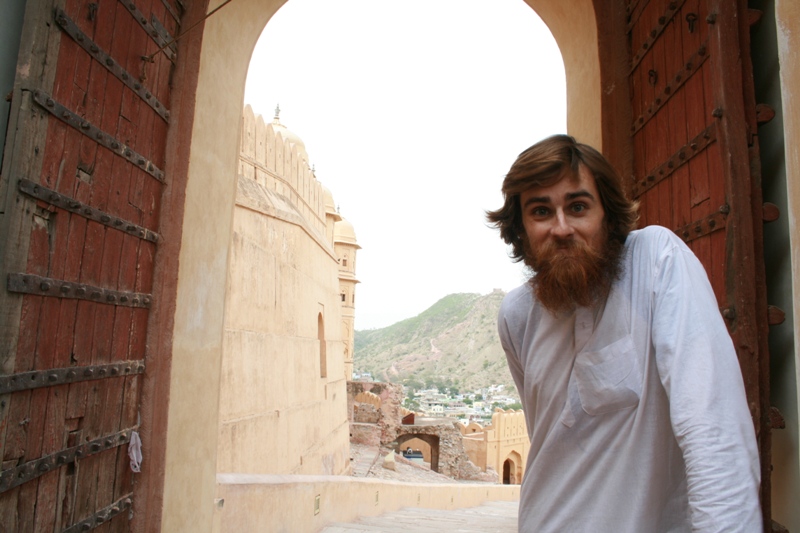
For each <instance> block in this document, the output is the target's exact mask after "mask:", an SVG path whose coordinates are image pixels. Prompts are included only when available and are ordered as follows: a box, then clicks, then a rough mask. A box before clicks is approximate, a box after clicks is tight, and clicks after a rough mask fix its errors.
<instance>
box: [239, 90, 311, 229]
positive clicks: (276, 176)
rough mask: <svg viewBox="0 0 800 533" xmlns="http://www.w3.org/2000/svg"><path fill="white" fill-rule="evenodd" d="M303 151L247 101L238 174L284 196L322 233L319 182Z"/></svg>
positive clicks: (243, 118) (243, 119) (243, 117)
mask: <svg viewBox="0 0 800 533" xmlns="http://www.w3.org/2000/svg"><path fill="white" fill-rule="evenodd" d="M279 127H280V126H279ZM304 154H305V150H304V149H303V148H302V147H300V146H298V145H297V144H295V143H292V142H290V140H288V139H284V138H283V136H282V134H281V132H280V131H278V132H276V131H275V128H274V127H273V125H272V123H267V122H265V121H264V118H263V117H262V116H261V115H256V114H254V113H253V109H252V108H251V107H250V106H249V105H247V106H245V108H244V113H243V116H242V144H241V152H240V154H239V175H240V176H244V177H245V178H249V179H251V180H255V181H256V182H258V183H259V184H261V185H263V186H264V187H266V188H268V189H270V190H272V191H275V192H277V193H278V194H281V195H282V196H284V197H286V198H287V199H288V200H289V201H290V202H291V203H292V204H293V205H294V206H295V208H296V209H297V210H298V211H299V212H300V214H301V215H302V216H303V218H305V220H306V221H307V222H308V224H309V225H310V226H311V227H312V228H314V229H315V230H316V231H318V232H319V233H320V234H321V235H325V198H324V195H323V193H322V185H321V184H320V183H319V182H318V181H317V178H316V177H315V176H314V172H313V171H312V170H311V168H310V167H309V165H308V161H306V159H305V155H304Z"/></svg>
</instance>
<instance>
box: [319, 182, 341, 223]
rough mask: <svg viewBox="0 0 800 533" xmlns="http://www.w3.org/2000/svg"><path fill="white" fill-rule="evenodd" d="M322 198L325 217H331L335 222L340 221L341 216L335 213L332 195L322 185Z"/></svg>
mask: <svg viewBox="0 0 800 533" xmlns="http://www.w3.org/2000/svg"><path fill="white" fill-rule="evenodd" d="M322 198H323V199H324V201H325V215H326V216H331V217H333V218H334V220H336V221H337V222H338V221H340V220H342V215H340V214H339V212H338V211H336V202H334V201H333V194H332V193H331V191H330V190H328V188H327V187H326V186H324V185H322Z"/></svg>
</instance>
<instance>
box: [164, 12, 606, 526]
mask: <svg viewBox="0 0 800 533" xmlns="http://www.w3.org/2000/svg"><path fill="white" fill-rule="evenodd" d="M284 3H285V2H284V1H283V0H273V1H267V2H265V1H263V0H240V1H237V2H231V3H230V4H228V5H226V6H225V7H224V8H223V9H221V10H220V11H219V12H218V13H216V14H215V15H214V16H212V17H211V18H209V19H208V20H207V21H206V23H205V28H204V30H203V34H202V49H201V51H200V55H199V58H198V61H199V67H198V75H197V91H196V94H195V109H196V113H197V114H196V116H195V120H194V122H193V124H192V128H191V131H190V132H188V133H187V137H188V138H189V140H190V142H191V148H190V151H189V155H188V165H187V167H188V168H187V173H188V181H187V186H186V193H185V211H184V213H183V219H182V221H180V222H179V225H180V226H181V227H182V228H183V232H182V233H181V234H180V241H181V246H180V254H179V257H178V264H179V273H178V284H177V296H176V306H175V321H174V327H173V328H172V334H171V335H170V338H171V340H172V346H171V348H172V369H171V376H172V379H171V382H170V386H169V391H170V404H169V408H168V409H169V413H168V429H167V438H166V458H165V463H166V465H167V467H166V472H165V482H164V490H163V501H164V504H163V505H164V507H163V520H162V527H163V528H164V529H166V530H170V529H176V528H185V527H187V525H188V522H186V521H185V520H187V519H189V517H191V518H190V520H192V521H193V522H192V523H193V524H196V526H197V530H202V529H203V528H204V527H205V526H204V525H203V524H208V523H210V522H211V511H210V510H209V511H208V512H207V513H204V512H198V511H197V509H196V507H195V506H194V504H193V503H192V502H193V501H196V500H199V499H202V496H201V495H202V494H203V493H206V492H207V491H209V490H213V489H212V488H213V486H214V483H215V477H214V476H215V474H214V473H215V471H216V468H215V464H216V453H217V444H216V441H209V438H208V436H209V435H212V434H215V432H216V426H217V416H216V415H215V414H213V413H216V409H217V403H218V397H219V383H220V376H219V374H218V373H216V372H215V371H211V372H209V371H208V369H209V368H212V369H218V368H219V367H220V358H221V353H222V330H223V313H222V312H221V311H222V309H223V307H224V304H223V302H224V297H225V281H224V280H225V279H226V267H227V253H228V240H229V238H230V233H231V218H232V215H231V213H232V210H233V205H234V195H235V191H234V187H233V186H232V183H231V181H230V180H226V179H222V177H224V176H231V175H235V168H236V161H237V157H238V142H239V133H238V125H239V121H240V116H241V110H242V107H243V88H244V81H245V78H246V75H247V69H248V65H249V59H250V56H251V53H252V50H253V48H254V46H255V43H256V41H257V40H258V37H259V36H260V34H261V31H262V30H263V28H264V27H265V26H266V24H267V23H268V21H269V20H270V18H271V17H272V16H273V15H274V14H275V12H276V11H277V10H278V9H279V8H280V7H281V6H282V5H283V4H284ZM530 4H531V5H532V7H533V8H534V9H536V11H537V12H538V13H539V14H540V16H541V17H542V19H543V20H544V22H545V23H546V24H547V25H548V27H549V28H550V29H551V31H553V34H554V36H555V38H556V40H557V42H558V44H559V47H560V48H561V51H562V54H563V56H564V60H565V65H566V73H567V86H568V118H567V121H568V128H569V130H570V132H572V133H573V134H575V135H577V136H579V137H581V138H582V139H584V140H586V141H588V142H591V143H593V144H595V145H600V144H601V123H600V90H599V87H600V81H599V72H600V67H599V57H598V54H597V52H596V50H597V39H596V23H595V21H594V19H593V17H592V15H591V14H592V13H594V9H593V7H592V5H591V2H590V0H572V1H570V2H569V4H570V5H569V6H566V5H565V3H564V2H563V1H562V2H552V1H546V0H541V1H538V2H533V1H531V2H530ZM217 5H218V3H213V4H211V5H210V6H209V11H210V10H211V9H213V8H214V7H216V6H217ZM548 6H549V9H548ZM576 14H580V16H577V17H576ZM221 95H225V97H224V98H222V97H221ZM212 109H213V112H210V110H212ZM209 198H214V209H207V200H208V199H209ZM176 222H178V221H176ZM198 309H204V310H208V311H206V313H205V314H204V316H203V319H202V322H198V316H197V312H198ZM198 357H199V358H202V359H203V360H204V361H205V362H206V363H207V364H204V365H197V364H196V361H197V360H198ZM197 412H203V413H207V416H206V417H204V418H203V419H202V420H198V418H197V416H196V414H197ZM177 428H181V430H180V431H177ZM201 441H202V442H203V443H204V449H205V452H204V453H202V454H201V456H202V457H203V459H202V460H201V461H202V462H203V465H198V464H197V460H195V461H193V462H191V464H189V462H187V460H186V458H185V456H184V453H183V450H185V449H188V447H191V446H195V445H196V443H197V442H201Z"/></svg>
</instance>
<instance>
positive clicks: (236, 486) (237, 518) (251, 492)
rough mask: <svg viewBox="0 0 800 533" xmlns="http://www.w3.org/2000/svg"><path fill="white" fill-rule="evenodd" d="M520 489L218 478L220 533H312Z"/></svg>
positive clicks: (511, 494) (506, 496) (514, 494)
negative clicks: (333, 525)
mask: <svg viewBox="0 0 800 533" xmlns="http://www.w3.org/2000/svg"><path fill="white" fill-rule="evenodd" d="M519 489H520V487H519V486H517V485H511V486H509V485H487V484H481V485H478V484H472V485H471V484H465V483H453V484H426V485H422V484H420V485H415V484H411V483H401V482H397V481H387V480H378V479H370V478H353V477H347V476H266V475H262V476H256V475H247V474H218V475H217V499H216V501H217V508H216V511H215V516H214V532H215V533H227V532H231V533H242V532H243V531H270V532H273V533H312V532H316V531H320V530H321V529H322V528H323V527H325V526H326V525H328V524H331V523H334V522H351V521H354V520H356V519H357V518H358V517H368V516H378V515H380V514H383V513H386V512H390V511H396V510H398V509H401V508H403V507H422V508H427V509H461V508H465V507H474V506H477V505H481V504H483V503H484V502H487V501H498V500H500V501H515V500H518V499H519ZM317 498H319V499H318V500H317Z"/></svg>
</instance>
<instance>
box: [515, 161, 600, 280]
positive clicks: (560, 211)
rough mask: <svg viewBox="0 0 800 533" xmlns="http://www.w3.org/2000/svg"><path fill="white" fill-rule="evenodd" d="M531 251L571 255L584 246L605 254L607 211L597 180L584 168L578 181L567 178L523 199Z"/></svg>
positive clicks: (524, 196)
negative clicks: (577, 247)
mask: <svg viewBox="0 0 800 533" xmlns="http://www.w3.org/2000/svg"><path fill="white" fill-rule="evenodd" d="M520 206H521V208H522V223H523V226H524V228H525V234H526V236H527V238H528V249H529V251H530V253H532V254H533V256H534V260H533V261H532V263H533V265H532V266H534V268H536V266H535V263H536V260H535V258H536V256H537V255H539V251H540V250H542V249H544V248H547V247H548V246H550V247H554V248H555V249H556V250H560V251H562V253H564V254H569V253H572V251H573V250H575V245H578V246H579V247H580V245H584V246H586V247H588V248H590V249H591V250H592V251H594V252H595V253H602V251H603V249H604V246H605V242H606V230H605V225H604V224H603V221H604V219H605V211H604V209H603V204H602V203H601V201H600V195H599V194H598V192H597V186H596V185H595V181H594V177H593V176H592V174H591V172H590V171H589V169H588V168H586V167H585V166H583V165H581V166H580V168H579V171H578V176H577V178H574V177H572V176H567V177H565V178H563V179H561V180H560V181H558V182H556V183H554V184H553V185H550V186H548V187H533V188H531V189H528V190H527V191H525V192H523V193H522V194H521V195H520Z"/></svg>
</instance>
